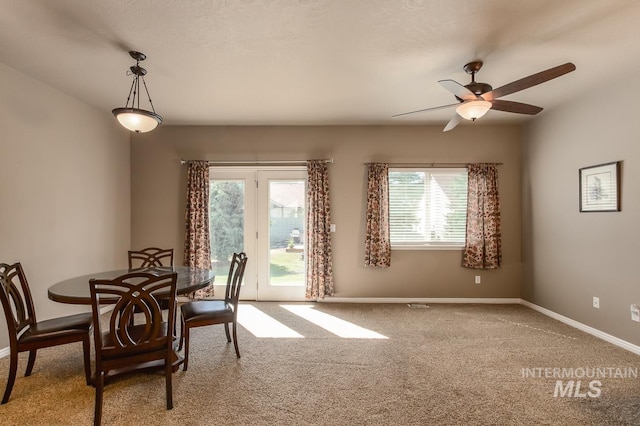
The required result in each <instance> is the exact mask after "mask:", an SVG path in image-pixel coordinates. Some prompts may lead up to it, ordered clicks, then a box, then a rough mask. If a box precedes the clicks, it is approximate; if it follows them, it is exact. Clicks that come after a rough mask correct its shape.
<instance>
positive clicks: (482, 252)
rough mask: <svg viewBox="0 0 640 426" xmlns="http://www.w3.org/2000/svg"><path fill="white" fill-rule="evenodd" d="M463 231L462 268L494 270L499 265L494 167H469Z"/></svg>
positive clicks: (481, 165)
mask: <svg viewBox="0 0 640 426" xmlns="http://www.w3.org/2000/svg"><path fill="white" fill-rule="evenodd" d="M468 170H469V180H468V192H467V230H466V239H465V247H464V253H463V260H462V266H464V267H465V268H473V269H497V268H500V265H501V263H502V242H501V234H500V197H499V195H498V170H497V167H496V165H495V164H469V166H468Z"/></svg>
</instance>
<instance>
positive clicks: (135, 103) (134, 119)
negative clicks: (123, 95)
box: [111, 51, 162, 133]
mask: <svg viewBox="0 0 640 426" xmlns="http://www.w3.org/2000/svg"><path fill="white" fill-rule="evenodd" d="M129 55H130V56H131V57H132V58H133V59H135V60H136V64H135V65H133V66H132V67H130V68H129V69H130V70H131V73H132V74H133V82H132V83H131V88H130V89H129V96H127V103H126V104H125V106H124V107H122V108H115V109H114V110H113V111H111V112H112V113H113V115H114V116H115V117H116V118H117V119H118V121H119V122H120V124H121V125H122V126H123V127H124V128H126V129H128V130H131V131H132V132H136V133H145V132H150V131H152V130H153V129H155V128H156V127H158V125H159V124H160V123H162V117H161V116H160V115H158V114H156V110H155V109H154V108H153V102H151V96H150V95H149V89H147V83H146V82H145V81H144V76H145V75H146V74H147V70H146V69H144V68H142V67H141V66H140V61H144V60H145V59H146V58H147V56H146V55H145V54H144V53H140V52H135V51H131V52H129ZM140 80H142V85H143V86H144V91H145V92H146V93H147V98H148V99H149V105H151V111H148V110H146V109H141V108H140ZM129 101H131V103H129Z"/></svg>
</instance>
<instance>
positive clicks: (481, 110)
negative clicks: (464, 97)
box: [456, 101, 491, 121]
mask: <svg viewBox="0 0 640 426" xmlns="http://www.w3.org/2000/svg"><path fill="white" fill-rule="evenodd" d="M490 109H491V102H488V101H470V102H464V103H462V104H460V105H459V106H458V107H457V108H456V112H457V113H458V115H460V116H461V117H462V118H464V119H466V120H471V121H475V119H476V118H480V117H482V116H483V115H485V114H486V113H487V111H489V110H490Z"/></svg>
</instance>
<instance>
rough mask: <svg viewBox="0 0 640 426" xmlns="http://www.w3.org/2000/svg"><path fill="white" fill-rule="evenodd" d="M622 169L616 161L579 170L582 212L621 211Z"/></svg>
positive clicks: (619, 162)
mask: <svg viewBox="0 0 640 426" xmlns="http://www.w3.org/2000/svg"><path fill="white" fill-rule="evenodd" d="M620 167H621V161H615V162H612V163H605V164H598V165H597V166H590V167H583V168H581V169H580V170H579V174H580V211H581V212H619V211H620Z"/></svg>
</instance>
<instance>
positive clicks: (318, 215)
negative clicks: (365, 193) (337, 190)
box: [305, 160, 334, 300]
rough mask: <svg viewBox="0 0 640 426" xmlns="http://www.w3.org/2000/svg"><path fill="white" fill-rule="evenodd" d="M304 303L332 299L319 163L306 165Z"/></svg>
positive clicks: (325, 177)
mask: <svg viewBox="0 0 640 426" xmlns="http://www.w3.org/2000/svg"><path fill="white" fill-rule="evenodd" d="M307 188H308V189H307V217H306V245H307V246H306V255H307V289H306V291H305V298H306V299H312V300H315V299H318V298H320V299H324V297H325V296H333V294H334V291H333V266H332V252H331V233H330V231H331V208H330V203H329V173H328V168H327V163H326V162H325V161H322V160H309V161H307Z"/></svg>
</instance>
